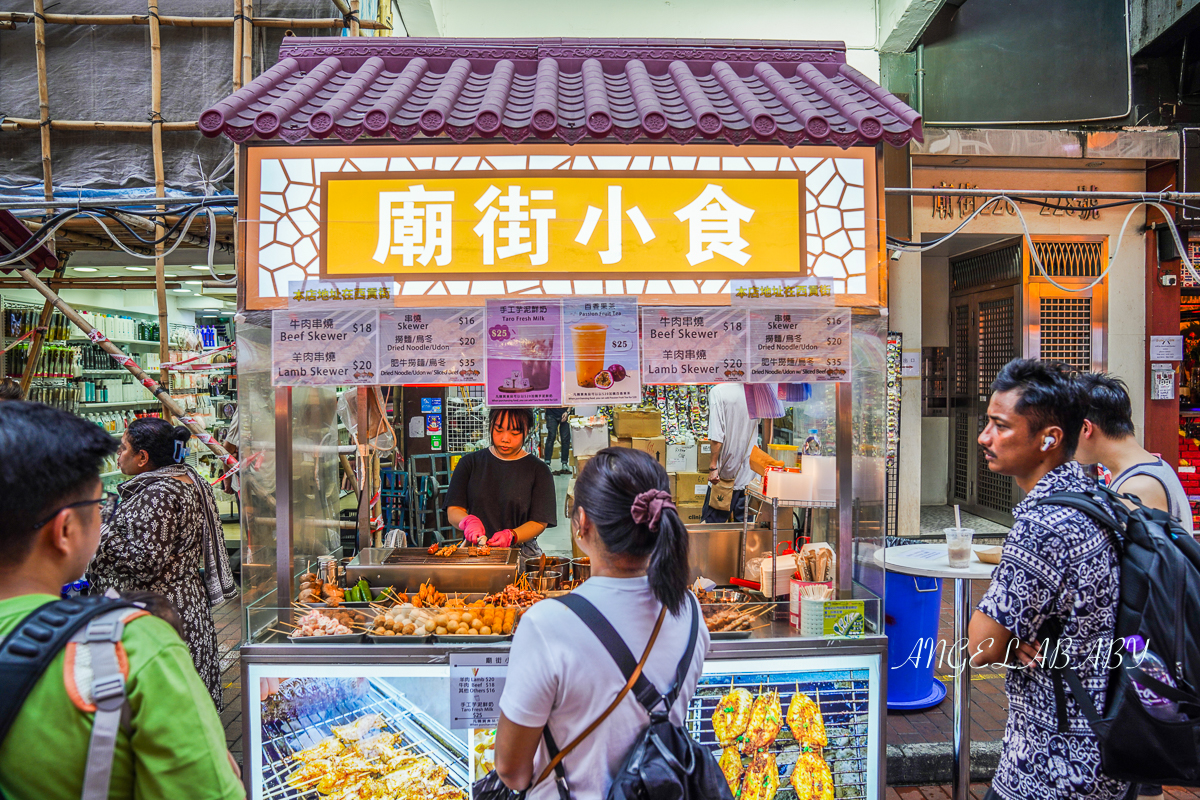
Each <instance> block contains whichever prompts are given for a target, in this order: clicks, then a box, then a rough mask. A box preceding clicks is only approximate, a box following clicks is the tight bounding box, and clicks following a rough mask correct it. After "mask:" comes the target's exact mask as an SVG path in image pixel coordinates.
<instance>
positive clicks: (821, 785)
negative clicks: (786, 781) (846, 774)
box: [790, 751, 833, 800]
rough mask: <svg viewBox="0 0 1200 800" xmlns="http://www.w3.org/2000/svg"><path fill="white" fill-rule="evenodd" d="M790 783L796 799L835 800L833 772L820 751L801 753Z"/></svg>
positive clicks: (793, 769)
mask: <svg viewBox="0 0 1200 800" xmlns="http://www.w3.org/2000/svg"><path fill="white" fill-rule="evenodd" d="M790 783H791V785H792V789H793V790H794V791H795V792H796V800H833V773H832V772H831V771H830V769H829V764H827V763H826V762H825V759H824V758H823V757H822V756H821V754H820V753H816V752H812V751H808V752H803V753H801V754H800V757H799V758H798V759H796V765H795V766H794V767H792V777H791V780H790Z"/></svg>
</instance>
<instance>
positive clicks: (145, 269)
mask: <svg viewBox="0 0 1200 800" xmlns="http://www.w3.org/2000/svg"><path fill="white" fill-rule="evenodd" d="M125 269H126V270H128V271H129V272H149V271H150V268H149V267H126V268H125Z"/></svg>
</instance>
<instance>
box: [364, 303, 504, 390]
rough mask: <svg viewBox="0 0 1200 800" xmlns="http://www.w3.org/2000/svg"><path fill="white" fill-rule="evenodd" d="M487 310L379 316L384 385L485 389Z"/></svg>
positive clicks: (424, 310) (397, 312)
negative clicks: (477, 386)
mask: <svg viewBox="0 0 1200 800" xmlns="http://www.w3.org/2000/svg"><path fill="white" fill-rule="evenodd" d="M483 342H484V332H483V309H482V308H419V309H408V310H401V309H396V310H394V311H380V312H379V377H380V383H384V384H392V385H404V384H409V385H411V384H422V383H442V384H471V383H483V359H484V351H483Z"/></svg>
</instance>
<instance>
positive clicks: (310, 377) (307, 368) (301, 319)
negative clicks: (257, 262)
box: [271, 310, 379, 386]
mask: <svg viewBox="0 0 1200 800" xmlns="http://www.w3.org/2000/svg"><path fill="white" fill-rule="evenodd" d="M377 383H379V312H378V311H375V310H369V311H367V310H364V311H290V310H289V311H276V312H275V313H274V314H273V315H272V319H271V385H272V386H372V385H374V384H377Z"/></svg>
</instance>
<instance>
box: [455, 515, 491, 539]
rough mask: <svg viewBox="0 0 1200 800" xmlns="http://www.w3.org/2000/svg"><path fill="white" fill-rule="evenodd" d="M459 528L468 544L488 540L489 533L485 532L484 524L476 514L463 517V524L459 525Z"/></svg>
mask: <svg viewBox="0 0 1200 800" xmlns="http://www.w3.org/2000/svg"><path fill="white" fill-rule="evenodd" d="M458 528H459V530H461V531H462V532H463V536H464V538H466V540H467V544H475V543H477V542H482V541H483V540H484V539H486V538H487V531H486V530H484V527H483V522H482V521H481V520H480V519H479V517H477V516H475V515H474V514H469V515H467V516H465V517H463V518H462V522H460V523H458Z"/></svg>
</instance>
